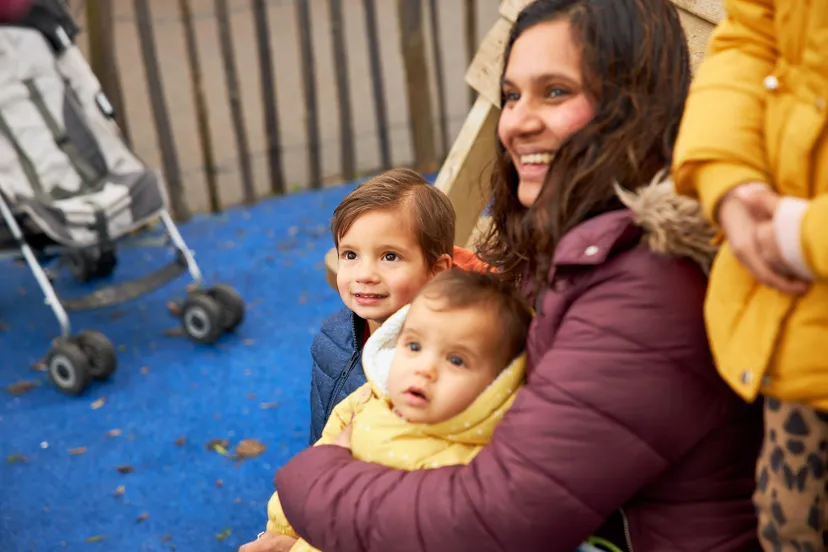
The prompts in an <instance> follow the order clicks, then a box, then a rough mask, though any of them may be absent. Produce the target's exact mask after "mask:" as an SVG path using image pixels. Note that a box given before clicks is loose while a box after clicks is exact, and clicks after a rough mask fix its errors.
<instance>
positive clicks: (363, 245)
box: [336, 209, 433, 331]
mask: <svg viewBox="0 0 828 552" xmlns="http://www.w3.org/2000/svg"><path fill="white" fill-rule="evenodd" d="M412 228H413V225H412V224H411V221H410V219H409V217H408V215H407V214H406V213H405V212H404V211H403V210H396V209H395V210H389V211H369V212H368V213H365V214H364V215H362V216H360V217H359V218H358V219H357V220H356V221H354V224H353V225H352V226H351V228H350V229H348V231H347V232H346V233H345V235H343V236H342V238H341V239H340V240H339V248H338V253H339V268H338V269H337V274H336V285H337V288H338V289H339V295H340V296H341V297H342V301H343V302H344V303H345V305H346V306H347V307H348V308H349V309H351V310H352V311H354V312H355V313H356V314H357V316H359V317H360V318H363V319H365V320H367V321H368V322H369V325H370V327H371V330H372V331H373V330H374V329H375V328H376V327H377V326H379V325H380V324H382V323H383V322H385V320H387V319H388V317H389V316H391V315H392V314H394V313H395V312H397V311H398V310H399V309H400V308H402V307H403V306H405V305H407V304H408V303H410V302H411V300H412V299H413V298H414V296H415V295H416V294H417V292H418V291H420V288H422V287H423V286H424V285H425V284H426V283H427V282H428V281H429V279H431V277H432V276H433V270H432V269H431V267H429V266H428V264H427V263H426V260H425V257H424V255H423V252H422V250H421V249H420V244H419V242H418V241H417V236H415V235H414V232H413V231H412Z"/></svg>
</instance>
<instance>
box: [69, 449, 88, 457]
mask: <svg viewBox="0 0 828 552" xmlns="http://www.w3.org/2000/svg"><path fill="white" fill-rule="evenodd" d="M81 454H86V447H78V448H73V449H69V455H70V456H79V455H81Z"/></svg>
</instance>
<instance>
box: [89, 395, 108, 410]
mask: <svg viewBox="0 0 828 552" xmlns="http://www.w3.org/2000/svg"><path fill="white" fill-rule="evenodd" d="M105 404H106V397H101V398H100V399H98V400H97V401H95V402H93V403H92V410H97V409H99V408H100V407H102V406H103V405H105Z"/></svg>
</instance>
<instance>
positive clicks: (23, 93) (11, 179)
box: [0, 26, 167, 247]
mask: <svg viewBox="0 0 828 552" xmlns="http://www.w3.org/2000/svg"><path fill="white" fill-rule="evenodd" d="M65 46H66V48H65V49H63V50H59V51H58V52H57V53H56V51H55V50H54V49H53V48H52V46H51V45H50V43H49V42H48V41H47V39H46V37H45V36H44V34H42V33H41V32H39V31H38V30H35V29H32V28H23V27H13V26H1V27H0V193H2V194H3V197H4V198H5V199H6V201H7V202H8V204H9V205H10V206H11V208H12V209H13V210H14V211H15V212H22V213H25V214H26V215H28V216H29V218H30V219H31V221H32V222H34V224H35V225H36V226H37V227H38V228H39V229H41V230H42V231H43V232H44V233H45V234H46V235H47V236H48V237H49V238H51V239H52V240H54V241H56V242H58V243H60V244H63V245H66V246H69V247H84V246H90V245H95V244H98V243H101V242H103V241H109V240H115V239H117V238H119V237H121V236H123V235H124V234H127V233H129V232H131V231H132V230H134V229H136V228H138V227H140V226H142V225H143V224H145V223H146V222H148V221H149V220H151V219H153V218H155V217H157V216H158V215H159V214H160V213H161V212H162V211H163V210H165V209H166V203H167V199H166V196H165V193H164V185H163V181H162V179H161V177H160V175H158V174H157V173H156V172H155V171H151V170H149V169H147V167H146V166H145V165H144V163H142V162H141V160H140V159H138V157H137V156H136V155H135V154H134V153H132V152H131V151H130V150H129V148H128V147H127V146H126V144H125V143H124V142H123V140H122V138H121V135H120V132H119V131H118V129H117V127H116V126H115V124H114V122H113V121H112V119H111V118H110V117H108V116H107V114H106V113H107V109H109V106H108V104H107V103H106V102H105V100H104V99H103V98H104V97H103V95H102V94H101V89H100V84H99V83H98V80H97V78H95V75H94V74H93V73H92V71H91V69H90V67H89V65H88V64H87V63H86V60H85V59H84V58H83V56H82V54H81V53H80V51H79V50H78V48H77V46H75V45H74V44H72V43H71V41H69V40H67V41H66V44H65Z"/></svg>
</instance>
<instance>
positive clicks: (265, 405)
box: [259, 402, 279, 410]
mask: <svg viewBox="0 0 828 552" xmlns="http://www.w3.org/2000/svg"><path fill="white" fill-rule="evenodd" d="M277 406H279V403H277V402H263V403H262V404H260V405H259V410H273V409H274V408H276V407H277Z"/></svg>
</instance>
